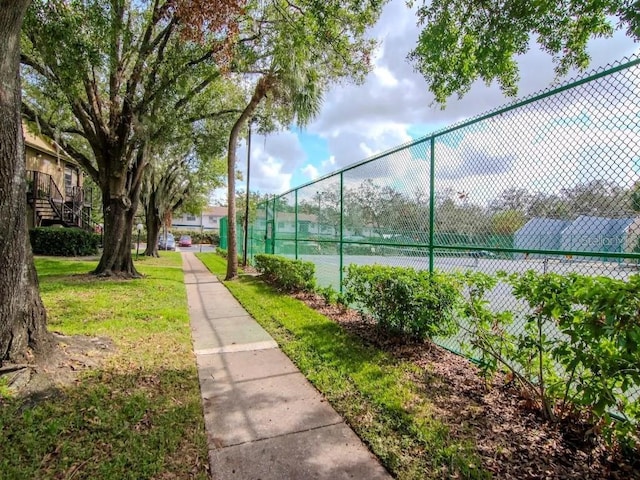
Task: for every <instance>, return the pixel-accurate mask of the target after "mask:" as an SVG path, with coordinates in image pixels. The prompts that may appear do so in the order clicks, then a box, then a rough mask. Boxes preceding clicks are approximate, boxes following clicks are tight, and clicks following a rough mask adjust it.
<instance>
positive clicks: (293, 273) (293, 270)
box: [253, 253, 316, 292]
mask: <svg viewBox="0 0 640 480" xmlns="http://www.w3.org/2000/svg"><path fill="white" fill-rule="evenodd" d="M253 262H254V265H255V267H256V270H258V272H260V273H261V274H262V275H263V277H264V279H265V280H266V281H267V282H269V283H271V284H273V285H275V286H276V287H278V288H279V289H280V290H283V291H286V292H295V291H306V292H310V291H313V290H314V288H315V269H316V267H315V265H314V264H313V263H311V262H307V261H303V260H293V259H290V258H287V257H281V256H279V255H268V254H264V253H262V254H258V255H255V256H254V257H253Z"/></svg>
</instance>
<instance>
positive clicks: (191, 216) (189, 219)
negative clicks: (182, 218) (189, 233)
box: [187, 215, 196, 222]
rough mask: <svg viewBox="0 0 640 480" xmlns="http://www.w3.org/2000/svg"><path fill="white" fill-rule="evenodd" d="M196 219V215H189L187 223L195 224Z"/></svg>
mask: <svg viewBox="0 0 640 480" xmlns="http://www.w3.org/2000/svg"><path fill="white" fill-rule="evenodd" d="M195 220H196V217H195V216H194V215H187V222H195Z"/></svg>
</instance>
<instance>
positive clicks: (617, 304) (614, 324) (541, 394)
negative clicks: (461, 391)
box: [461, 271, 640, 448]
mask: <svg viewBox="0 0 640 480" xmlns="http://www.w3.org/2000/svg"><path fill="white" fill-rule="evenodd" d="M475 275H476V277H474V276H473V275H467V276H466V277H465V283H466V285H467V288H468V291H469V293H470V295H469V301H468V303H466V305H465V308H464V309H463V310H461V312H462V313H463V317H466V320H467V321H465V322H463V324H464V325H467V326H468V325H473V328H471V327H466V332H467V333H468V334H469V338H470V342H471V344H472V345H473V346H474V347H476V348H479V349H480V350H481V351H482V352H483V354H484V355H485V358H489V359H492V361H490V362H487V363H485V368H487V369H490V370H491V369H493V370H495V369H497V368H499V367H500V366H502V367H505V368H506V369H508V370H509V371H510V372H511V374H512V375H513V376H514V378H516V379H518V380H519V381H520V383H521V384H522V385H523V386H524V387H525V389H526V390H527V391H528V392H529V394H531V395H532V396H533V398H535V399H536V400H537V401H538V402H539V403H540V405H541V407H542V411H543V413H544V414H545V415H546V416H547V417H548V418H551V419H557V418H562V417H564V416H566V414H567V413H569V412H571V411H575V410H578V411H581V412H586V413H588V414H589V415H590V417H591V422H592V423H593V424H594V425H596V426H598V428H601V429H602V431H603V433H604V434H605V439H606V440H608V442H609V443H612V442H614V441H617V442H618V443H620V444H622V445H623V446H626V447H629V448H637V446H638V425H639V423H640V399H639V398H638V390H639V389H640V318H639V317H638V312H640V276H632V277H631V278H630V279H629V281H628V282H624V281H621V280H615V279H611V278H607V277H589V276H583V275H577V274H570V275H567V276H563V275H558V274H553V273H548V274H541V273H537V272H533V271H528V272H525V273H522V274H513V275H509V276H507V275H502V277H503V279H504V280H505V281H506V282H507V283H509V284H510V285H511V286H512V288H513V294H514V296H515V297H516V298H517V299H519V300H523V301H525V302H526V303H527V304H528V306H529V307H530V310H529V312H528V313H527V314H526V315H525V317H524V320H525V324H524V329H523V331H521V332H519V333H517V334H515V333H509V332H508V331H507V329H505V328H504V327H505V326H506V325H508V324H509V323H510V322H511V320H512V315H511V313H510V312H506V313H505V312H503V313H494V312H491V311H490V310H489V308H488V306H487V302H486V301H485V300H484V294H485V293H486V291H488V290H489V289H491V288H493V286H495V280H487V279H483V278H480V277H477V274H475ZM485 277H486V276H485ZM463 328H464V327H463ZM611 412H615V413H617V414H618V416H621V417H622V418H623V419H624V421H622V422H616V421H612V417H611Z"/></svg>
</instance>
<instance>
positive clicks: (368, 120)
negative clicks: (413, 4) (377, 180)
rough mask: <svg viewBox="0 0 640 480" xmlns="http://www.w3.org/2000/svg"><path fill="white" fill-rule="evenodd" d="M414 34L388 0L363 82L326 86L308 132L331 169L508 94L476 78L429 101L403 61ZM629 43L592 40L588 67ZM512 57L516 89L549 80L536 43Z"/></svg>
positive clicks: (398, 4)
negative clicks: (456, 92) (466, 87)
mask: <svg viewBox="0 0 640 480" xmlns="http://www.w3.org/2000/svg"><path fill="white" fill-rule="evenodd" d="M418 34H419V27H418V26H417V25H416V16H415V12H414V11H412V10H409V9H408V8H407V7H406V5H405V2H404V1H402V0H392V1H391V2H390V3H389V4H387V6H386V7H385V9H384V11H383V14H382V16H381V19H380V21H379V22H378V24H377V25H376V26H375V27H374V29H373V30H372V36H374V37H375V38H378V39H380V40H381V42H382V44H381V47H380V48H379V49H378V51H377V52H376V55H375V56H374V70H373V72H372V74H370V75H369V76H368V77H367V79H366V81H365V83H364V84H363V85H360V86H356V85H340V86H337V87H335V88H333V89H332V90H331V91H329V92H328V93H327V95H326V101H325V104H324V106H323V108H322V110H321V113H320V115H319V116H318V118H317V119H316V121H315V122H313V123H312V124H311V125H310V126H309V128H308V131H309V132H310V133H313V134H316V135H319V136H320V137H322V138H325V139H326V140H327V141H328V144H329V151H330V154H331V155H333V156H335V158H336V160H337V162H336V167H337V168H340V167H343V166H345V165H348V164H350V163H353V162H358V161H361V160H363V159H365V158H366V157H368V156H370V155H372V154H376V153H378V152H381V151H384V150H387V149H389V148H392V147H394V146H396V145H399V144H401V143H403V142H405V141H406V140H407V139H408V135H407V129H408V127H409V126H411V125H414V124H421V125H424V124H433V125H442V124H443V123H444V124H449V125H451V124H454V123H456V122H459V121H461V120H463V119H466V118H471V117H474V116H477V115H479V114H482V113H484V112H486V111H489V110H491V109H493V108H496V107H498V106H500V105H504V104H506V103H508V102H510V101H511V100H510V99H507V98H505V97H504V96H503V94H502V92H501V91H500V89H499V88H498V86H497V85H491V86H486V85H485V84H484V83H482V82H480V81H478V82H476V84H474V86H473V87H472V89H471V90H470V92H469V93H468V94H467V95H466V96H465V97H464V98H463V99H456V98H452V99H450V100H449V102H448V104H447V108H446V109H445V110H441V109H440V107H439V106H437V105H434V104H433V96H432V95H431V94H430V93H429V91H428V86H427V84H426V82H425V80H424V79H423V78H422V76H421V75H420V74H418V73H416V72H415V71H414V69H413V67H412V65H411V64H410V63H409V62H408V60H407V55H408V53H409V52H410V51H411V50H412V48H413V47H414V46H415V44H416V41H417V38H418ZM636 49H637V47H636V46H634V44H633V42H632V41H631V40H630V39H629V38H627V37H626V36H625V35H624V33H623V32H617V33H616V34H615V35H614V37H613V38H611V39H598V40H594V41H592V42H591V44H590V51H591V55H592V67H596V66H601V65H604V64H606V63H607V62H610V61H612V58H611V51H615V52H617V53H618V55H620V56H622V55H628V54H630V53H631V52H632V51H633V50H636ZM518 62H519V65H520V73H521V81H520V83H519V89H520V95H521V96H526V95H530V94H532V93H534V92H537V91H540V90H542V89H545V88H548V87H549V86H550V85H551V84H552V83H553V81H554V71H553V64H552V62H551V58H550V56H549V55H548V54H546V53H544V52H542V51H540V50H539V49H538V48H537V46H536V45H534V44H532V49H531V50H530V52H528V53H527V54H526V55H523V56H521V57H520V58H519V59H518ZM321 173H326V172H324V171H321Z"/></svg>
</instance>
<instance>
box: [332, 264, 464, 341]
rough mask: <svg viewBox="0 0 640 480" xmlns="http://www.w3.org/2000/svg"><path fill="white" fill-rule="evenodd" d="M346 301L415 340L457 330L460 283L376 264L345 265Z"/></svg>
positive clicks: (440, 275) (441, 275)
mask: <svg viewBox="0 0 640 480" xmlns="http://www.w3.org/2000/svg"><path fill="white" fill-rule="evenodd" d="M343 285H344V288H345V297H346V300H347V301H348V302H349V303H351V304H355V306H356V308H357V309H358V310H359V311H360V312H361V313H362V314H364V315H370V316H371V317H373V319H374V320H375V321H376V322H377V323H378V324H379V325H380V326H382V327H383V328H385V329H387V330H389V331H391V332H394V333H401V334H406V335H409V336H410V337H412V338H416V339H425V338H433V337H436V336H450V335H453V334H454V333H455V332H456V331H457V322H456V319H455V312H456V308H457V307H458V305H459V303H460V301H461V299H462V296H461V283H460V281H459V280H458V279H457V278H456V276H454V275H448V274H445V273H440V272H434V273H432V274H430V273H429V272H427V271H416V270H413V269H411V268H402V267H386V266H380V265H373V266H369V265H367V266H360V265H353V264H352V265H349V267H347V275H346V277H345V279H344V282H343Z"/></svg>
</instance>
